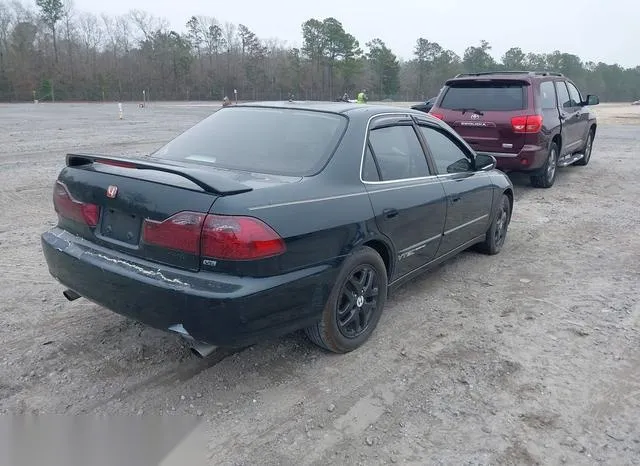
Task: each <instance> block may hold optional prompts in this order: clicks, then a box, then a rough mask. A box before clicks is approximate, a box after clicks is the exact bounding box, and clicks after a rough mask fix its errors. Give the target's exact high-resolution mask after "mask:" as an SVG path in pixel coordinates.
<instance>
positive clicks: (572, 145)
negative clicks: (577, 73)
mask: <svg viewBox="0 0 640 466" xmlns="http://www.w3.org/2000/svg"><path fill="white" fill-rule="evenodd" d="M556 90H557V91H558V107H559V111H560V121H562V126H563V130H562V148H561V149H560V156H561V157H562V156H564V155H566V154H570V153H572V152H575V151H576V150H577V149H578V147H577V146H578V145H579V144H580V141H579V139H578V138H579V137H578V126H579V120H580V110H581V107H579V106H578V107H576V106H575V102H573V99H572V98H571V96H570V95H569V89H568V87H567V83H566V82H565V81H556Z"/></svg>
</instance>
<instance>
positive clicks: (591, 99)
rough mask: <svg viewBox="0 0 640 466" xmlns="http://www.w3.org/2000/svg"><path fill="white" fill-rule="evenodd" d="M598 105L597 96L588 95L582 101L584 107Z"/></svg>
mask: <svg viewBox="0 0 640 466" xmlns="http://www.w3.org/2000/svg"><path fill="white" fill-rule="evenodd" d="M599 103H600V99H599V98H598V96H597V95H591V94H589V95H588V96H587V98H586V100H585V101H584V105H598V104H599Z"/></svg>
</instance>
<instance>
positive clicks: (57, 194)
mask: <svg viewBox="0 0 640 466" xmlns="http://www.w3.org/2000/svg"><path fill="white" fill-rule="evenodd" d="M53 207H54V208H55V210H56V212H57V213H58V215H59V216H60V217H63V218H66V219H68V220H73V221H74V222H78V223H82V224H84V225H87V226H90V227H95V226H96V225H97V224H98V219H99V218H100V207H99V206H97V205H95V204H90V203H87V202H80V201H78V200H76V199H74V198H73V196H72V195H71V193H70V192H69V190H68V189H67V187H66V186H65V184H64V183H62V182H61V181H56V184H55V186H54V187H53Z"/></svg>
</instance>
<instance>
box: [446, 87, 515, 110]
mask: <svg viewBox="0 0 640 466" xmlns="http://www.w3.org/2000/svg"><path fill="white" fill-rule="evenodd" d="M526 103H527V101H526V88H525V85H524V84H522V83H521V82H513V81H512V82H496V81H489V82H486V81H485V82H478V81H467V82H464V81H463V82H456V83H452V84H451V85H450V87H449V89H447V91H446V93H445V95H444V97H443V99H442V102H441V103H440V108H444V109H448V110H463V109H468V110H479V111H483V110H484V111H512V110H523V109H525V108H526Z"/></svg>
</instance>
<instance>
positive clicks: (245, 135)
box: [152, 107, 347, 176]
mask: <svg viewBox="0 0 640 466" xmlns="http://www.w3.org/2000/svg"><path fill="white" fill-rule="evenodd" d="M346 125H347V119H346V117H344V116H342V115H338V114H334V113H326V112H318V111H310V110H298V109H283V108H267V107H227V108H224V109H221V110H218V111H217V112H215V113H214V114H213V115H211V116H209V117H208V118H206V119H205V120H203V121H201V122H200V123H198V124H197V125H195V126H194V127H192V128H190V129H188V130H187V131H185V132H184V133H182V134H181V135H180V136H178V137H177V138H175V139H174V140H172V141H171V142H170V143H168V144H167V145H165V146H164V147H162V148H161V149H159V150H158V151H156V152H155V153H153V154H152V156H154V157H158V158H163V159H171V160H181V161H185V162H194V163H203V164H210V165H213V166H216V167H220V168H226V169H232V170H233V169H235V170H243V171H251V172H259V173H269V174H276V175H291V176H310V175H313V174H315V173H317V172H318V171H320V170H321V169H322V167H323V166H324V165H325V163H326V162H327V161H328V159H329V157H331V154H332V153H333V151H334V150H335V148H336V146H337V144H338V142H339V140H340V137H341V136H342V134H343V132H344V130H345V128H346Z"/></svg>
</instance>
